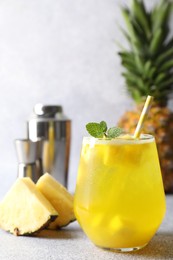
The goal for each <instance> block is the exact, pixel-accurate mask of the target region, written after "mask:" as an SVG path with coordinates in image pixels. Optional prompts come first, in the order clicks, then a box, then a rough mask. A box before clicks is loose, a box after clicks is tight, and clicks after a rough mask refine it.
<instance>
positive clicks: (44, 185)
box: [36, 173, 76, 229]
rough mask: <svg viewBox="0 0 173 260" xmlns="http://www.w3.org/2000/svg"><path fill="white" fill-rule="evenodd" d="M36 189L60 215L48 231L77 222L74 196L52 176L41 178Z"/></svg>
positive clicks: (45, 175) (46, 175) (46, 174)
mask: <svg viewBox="0 0 173 260" xmlns="http://www.w3.org/2000/svg"><path fill="white" fill-rule="evenodd" d="M36 187H37V189H38V190H39V191H40V192H42V194H43V195H44V196H45V197H46V198H47V199H48V200H49V201H50V203H51V204H52V205H53V207H54V208H55V209H56V210H57V212H58V214H59V216H58V218H57V219H55V221H53V222H51V223H50V225H49V226H48V227H47V228H48V229H60V228H62V227H65V226H67V225H68V224H70V223H71V222H73V221H75V220H76V218H75V215H74V209H73V196H72V195H71V194H70V193H69V192H68V191H67V190H66V188H65V187H64V186H63V185H61V184H60V183H59V182H58V181H57V180H55V179H54V178H53V177H52V176H51V175H50V174H48V173H45V174H44V175H43V176H42V177H40V179H39V180H38V181H37V183H36Z"/></svg>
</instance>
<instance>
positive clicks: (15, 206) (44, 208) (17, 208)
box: [0, 177, 58, 236]
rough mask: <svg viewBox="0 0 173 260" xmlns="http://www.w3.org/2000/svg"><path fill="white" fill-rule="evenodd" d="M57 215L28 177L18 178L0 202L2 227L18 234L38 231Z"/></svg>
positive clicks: (30, 233)
mask: <svg viewBox="0 0 173 260" xmlns="http://www.w3.org/2000/svg"><path fill="white" fill-rule="evenodd" d="M57 216H58V213H57V211H56V210H55V209H54V208H53V206H52V205H51V204H50V203H49V201H48V200H47V199H46V198H45V197H44V196H43V195H42V194H41V193H40V192H39V191H38V190H37V189H36V187H35V184H34V183H33V182H32V180H31V179H30V178H28V177H25V178H20V179H17V180H16V182H15V183H14V185H13V186H12V187H11V189H10V190H9V191H8V193H7V194H6V195H5V197H4V199H3V200H2V202H1V203H0V227H1V228H2V229H4V230H5V231H8V232H10V233H12V234H14V235H16V236H20V235H32V234H34V233H38V232H39V231H40V230H42V229H43V228H45V227H46V226H47V225H49V223H50V222H51V221H54V220H55V219H56V218H57Z"/></svg>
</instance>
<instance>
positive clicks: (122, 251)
mask: <svg viewBox="0 0 173 260" xmlns="http://www.w3.org/2000/svg"><path fill="white" fill-rule="evenodd" d="M146 245H147V244H145V245H143V246H135V247H127V248H124V247H123V248H108V247H100V246H99V247H100V248H102V249H105V250H109V251H113V252H117V253H128V252H134V251H137V250H140V249H142V248H144V247H145V246H146Z"/></svg>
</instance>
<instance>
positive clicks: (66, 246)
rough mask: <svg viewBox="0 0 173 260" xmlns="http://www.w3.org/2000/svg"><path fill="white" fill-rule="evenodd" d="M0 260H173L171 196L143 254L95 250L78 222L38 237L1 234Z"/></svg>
mask: <svg viewBox="0 0 173 260" xmlns="http://www.w3.org/2000/svg"><path fill="white" fill-rule="evenodd" d="M0 259H1V260H24V259H25V260H42V259H44V260H115V259H117V260H150V259H157V260H159V259H160V260H161V259H165V260H171V259H173V195H172V196H167V213H166V217H165V219H164V221H163V223H162V225H161V227H160V229H159V230H158V232H157V234H156V235H155V236H154V238H153V239H152V240H151V241H150V243H149V244H148V245H147V246H146V247H145V248H144V249H142V250H139V251H136V252H134V253H124V254H122V253H115V252H111V251H107V250H103V249H100V248H97V247H96V246H95V245H93V244H92V243H91V242H90V241H89V239H88V238H87V237H86V236H85V234H84V233H83V231H82V230H81V229H80V227H79V225H78V224H77V222H75V223H72V224H70V225H69V226H68V227H66V228H64V229H63V230H61V231H42V232H41V233H40V235H39V237H15V236H13V235H11V234H9V233H6V232H4V231H2V230H1V231H0Z"/></svg>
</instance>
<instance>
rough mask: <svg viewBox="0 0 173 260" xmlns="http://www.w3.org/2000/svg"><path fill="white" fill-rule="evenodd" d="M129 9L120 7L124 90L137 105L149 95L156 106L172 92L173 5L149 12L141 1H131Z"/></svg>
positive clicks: (162, 6)
mask: <svg viewBox="0 0 173 260" xmlns="http://www.w3.org/2000/svg"><path fill="white" fill-rule="evenodd" d="M132 3H133V5H132V7H131V8H128V7H122V14H123V17H124V20H125V23H126V28H127V30H124V29H122V33H123V34H124V36H125V38H126V40H127V41H128V43H130V46H129V47H130V48H129V50H127V49H125V48H124V49H123V50H122V51H121V52H119V55H120V58H121V63H122V65H123V67H124V72H123V73H122V75H123V77H124V78H125V81H126V85H127V90H128V92H129V93H130V95H131V96H132V97H133V98H134V100H135V101H136V102H139V101H140V100H142V99H143V97H144V96H147V95H152V96H154V97H155V100H156V102H157V101H158V102H162V101H164V102H166V101H167V100H168V95H169V94H170V93H172V91H173V75H172V73H173V37H170V26H169V25H170V14H171V10H173V2H171V1H165V0H161V1H160V3H159V4H156V5H155V6H154V7H153V8H152V10H151V11H149V10H147V8H146V7H145V5H144V0H132Z"/></svg>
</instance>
